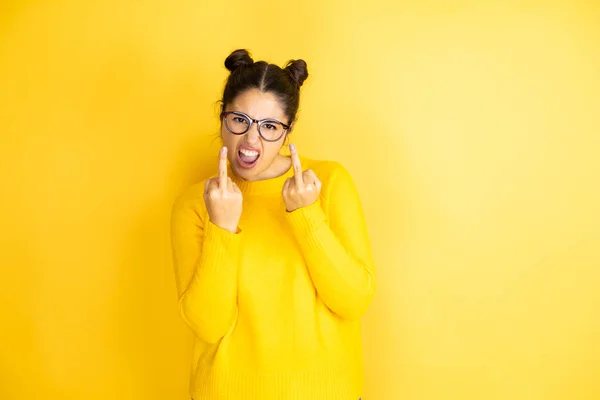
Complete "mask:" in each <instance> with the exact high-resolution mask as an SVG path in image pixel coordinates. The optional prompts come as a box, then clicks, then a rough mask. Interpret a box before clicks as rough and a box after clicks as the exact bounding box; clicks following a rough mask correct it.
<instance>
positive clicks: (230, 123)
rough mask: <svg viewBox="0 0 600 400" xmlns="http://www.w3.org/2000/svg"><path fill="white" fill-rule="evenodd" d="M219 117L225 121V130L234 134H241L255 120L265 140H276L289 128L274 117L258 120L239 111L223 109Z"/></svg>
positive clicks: (259, 132) (246, 130)
mask: <svg viewBox="0 0 600 400" xmlns="http://www.w3.org/2000/svg"><path fill="white" fill-rule="evenodd" d="M221 119H223V120H224V121H225V127H226V128H227V130H228V131H229V132H231V133H233V134H234V135H243V134H244V133H246V132H248V130H250V127H252V124H254V123H255V122H256V124H257V125H258V134H259V135H260V137H261V138H263V139H264V140H266V141H267V142H276V141H278V140H279V139H281V138H282V137H283V135H285V133H286V132H287V131H288V130H289V129H290V126H289V125H286V124H284V123H283V122H279V121H277V120H276V119H262V120H260V121H258V120H256V119H253V118H250V117H249V116H247V115H246V114H244V113H242V112H239V111H223V112H222V113H221Z"/></svg>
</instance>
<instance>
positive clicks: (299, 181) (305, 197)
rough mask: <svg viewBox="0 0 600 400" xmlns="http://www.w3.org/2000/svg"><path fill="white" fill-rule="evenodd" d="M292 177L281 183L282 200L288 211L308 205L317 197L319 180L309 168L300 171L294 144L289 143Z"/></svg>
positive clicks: (319, 186) (319, 188) (300, 167)
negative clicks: (292, 168)
mask: <svg viewBox="0 0 600 400" xmlns="http://www.w3.org/2000/svg"><path fill="white" fill-rule="evenodd" d="M290 153H291V154H292V166H293V167H294V177H293V178H288V179H287V180H286V181H285V183H284V184H283V190H282V194H283V201H284V203H285V208H286V210H287V211H288V212H292V211H294V210H297V209H298V208H301V207H306V206H310V205H311V204H313V203H314V202H315V201H317V199H318V198H319V194H320V193H321V181H320V180H319V178H317V176H316V175H315V173H314V172H312V171H311V170H307V171H302V166H301V165H300V158H299V157H298V152H297V151H296V146H295V145H293V144H290Z"/></svg>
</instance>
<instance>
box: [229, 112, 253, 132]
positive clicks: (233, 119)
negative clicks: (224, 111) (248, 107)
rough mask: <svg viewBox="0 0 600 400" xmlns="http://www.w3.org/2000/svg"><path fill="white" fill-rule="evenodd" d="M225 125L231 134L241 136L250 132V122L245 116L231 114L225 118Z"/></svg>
mask: <svg viewBox="0 0 600 400" xmlns="http://www.w3.org/2000/svg"><path fill="white" fill-rule="evenodd" d="M225 124H226V125H227V129H229V131H230V132H231V133H235V134H236V135H241V134H242V133H244V132H246V131H247V130H248V127H249V126H250V121H249V120H248V118H246V117H244V116H243V115H238V114H229V115H227V116H226V117H225Z"/></svg>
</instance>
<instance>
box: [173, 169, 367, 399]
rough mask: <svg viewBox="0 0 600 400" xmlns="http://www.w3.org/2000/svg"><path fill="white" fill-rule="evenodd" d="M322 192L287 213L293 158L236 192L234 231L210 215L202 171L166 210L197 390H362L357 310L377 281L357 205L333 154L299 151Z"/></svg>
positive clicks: (289, 393)
mask: <svg viewBox="0 0 600 400" xmlns="http://www.w3.org/2000/svg"><path fill="white" fill-rule="evenodd" d="M301 162H302V167H303V168H304V169H312V170H313V171H314V172H315V174H316V175H317V177H319V179H320V180H321V182H322V189H321V195H320V198H319V200H318V201H317V202H316V203H314V204H312V205H310V206H308V207H304V208H300V209H298V210H295V211H293V212H286V210H285V205H284V203H283V197H282V195H281V190H282V187H283V183H284V182H285V180H286V179H287V178H289V177H291V176H293V169H292V168H290V170H289V171H288V172H287V173H286V174H284V175H283V176H281V177H278V178H274V179H268V180H263V181H256V182H247V181H242V180H240V179H239V178H236V177H235V176H234V175H233V174H232V173H231V170H230V171H229V176H230V177H231V178H232V179H233V180H234V181H235V182H236V183H237V185H238V186H239V188H240V189H241V191H242V193H243V213H242V217H241V220H240V223H239V230H238V233H236V234H234V233H230V232H228V231H226V230H224V229H221V228H219V227H217V226H216V225H214V224H213V223H212V222H210V220H209V218H208V214H207V212H206V208H205V204H204V199H203V191H204V182H200V183H198V184H196V185H194V186H192V187H190V188H189V189H188V190H186V191H185V192H184V193H183V194H181V196H180V197H179V198H178V199H177V200H176V201H175V203H174V205H173V213H172V226H171V229H172V231H171V232H172V246H173V256H174V266H175V276H176V282H177V289H178V295H179V305H180V310H181V314H182V317H183V320H184V321H185V323H186V324H187V325H188V326H189V328H190V329H191V330H192V331H193V332H194V334H195V339H196V341H195V342H196V343H195V351H194V359H193V365H192V373H191V382H190V384H191V385H190V386H191V387H190V395H191V397H192V398H193V399H194V400H224V399H231V400H357V399H358V398H359V397H361V396H362V389H363V371H362V369H363V367H362V345H361V332H360V317H361V316H362V315H363V313H364V312H365V310H366V309H367V307H368V305H369V303H370V301H371V298H372V297H373V293H374V291H375V275H374V269H373V261H372V256H371V249H370V244H369V239H368V235H367V228H366V225H365V220H364V216H363V210H362V207H361V203H360V200H359V196H358V193H357V191H356V188H355V186H354V183H353V181H352V179H351V177H350V175H349V174H348V172H347V171H346V169H344V168H343V167H342V166H341V165H340V164H338V163H335V162H329V161H314V160H309V159H306V158H301Z"/></svg>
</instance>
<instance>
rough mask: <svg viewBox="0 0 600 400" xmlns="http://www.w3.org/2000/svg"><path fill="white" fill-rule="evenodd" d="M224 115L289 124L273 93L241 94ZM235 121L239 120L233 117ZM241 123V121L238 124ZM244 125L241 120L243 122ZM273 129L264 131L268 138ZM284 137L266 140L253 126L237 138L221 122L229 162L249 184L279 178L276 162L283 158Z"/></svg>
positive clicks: (247, 92) (254, 90) (228, 105)
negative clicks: (234, 114)
mask: <svg viewBox="0 0 600 400" xmlns="http://www.w3.org/2000/svg"><path fill="white" fill-rule="evenodd" d="M224 111H238V112H242V113H244V114H246V115H247V116H249V117H250V118H252V119H255V120H258V121H260V120H263V119H274V120H277V121H280V122H282V123H284V124H289V123H290V121H288V120H287V117H286V116H285V113H284V112H283V108H282V107H281V105H280V103H279V100H278V99H277V97H275V96H274V95H273V94H271V93H268V92H267V93H264V92H261V91H260V90H258V89H250V90H247V91H245V92H242V93H241V94H239V95H238V96H237V97H236V98H235V99H234V100H233V101H232V102H231V103H230V104H227V105H225V110H224ZM230 117H234V118H236V117H235V116H230ZM238 120H240V119H239V118H237V119H236V121H238ZM240 121H241V120H240ZM269 128H272V126H265V125H263V127H261V129H262V131H263V133H264V134H267V129H269ZM286 135H287V132H286V134H285V135H283V136H282V137H281V138H280V139H279V140H278V141H276V142H268V141H266V140H263V139H262V138H261V137H260V135H259V133H258V126H257V124H256V123H253V124H252V126H251V127H250V129H249V130H248V131H247V132H246V133H244V134H242V135H234V134H233V133H231V132H229V131H228V130H227V127H226V126H225V123H224V121H223V120H221V138H222V140H223V145H224V146H226V147H227V158H228V159H229V162H230V164H231V167H232V169H233V171H234V172H235V174H236V175H237V176H239V177H240V178H242V179H244V180H247V181H255V180H261V179H268V178H272V177H274V176H277V175H278V173H277V171H275V170H276V169H277V168H278V166H277V165H276V164H277V163H275V162H274V161H281V160H279V159H280V158H282V157H283V156H281V155H280V154H279V151H280V150H281V146H282V145H283V142H284V140H285V136H286Z"/></svg>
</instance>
